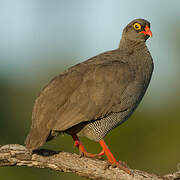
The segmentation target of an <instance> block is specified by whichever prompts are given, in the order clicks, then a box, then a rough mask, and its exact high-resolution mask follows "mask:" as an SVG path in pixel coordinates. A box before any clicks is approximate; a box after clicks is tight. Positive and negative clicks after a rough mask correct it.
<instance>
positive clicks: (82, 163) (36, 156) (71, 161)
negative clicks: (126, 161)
mask: <svg viewBox="0 0 180 180" xmlns="http://www.w3.org/2000/svg"><path fill="white" fill-rule="evenodd" d="M0 166H1V167H3V166H29V167H36V168H50V169H52V170H56V171H60V172H74V173H76V174H77V175H79V176H83V177H86V178H89V179H98V180H100V179H103V180H142V179H146V180H150V179H151V180H152V179H154V180H160V179H163V180H178V179H180V171H179V172H176V173H173V174H168V175H165V176H158V175H155V174H150V173H147V172H143V171H140V170H132V172H133V174H134V175H133V176H132V175H129V174H126V173H125V172H124V171H122V170H120V169H118V168H114V167H112V166H109V165H108V163H107V161H104V160H97V159H89V158H85V157H80V156H79V155H77V154H72V153H68V152H56V151H51V150H45V149H41V150H38V151H35V152H34V153H33V154H31V153H30V152H29V151H28V150H27V149H26V148H25V147H24V146H22V145H19V144H7V145H3V146H0Z"/></svg>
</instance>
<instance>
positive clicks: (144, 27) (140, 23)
mask: <svg viewBox="0 0 180 180" xmlns="http://www.w3.org/2000/svg"><path fill="white" fill-rule="evenodd" d="M122 37H123V38H125V39H128V40H131V41H146V40H147V39H148V38H149V37H152V32H151V30H150V23H149V22H148V21H147V20H145V19H135V20H133V21H131V22H130V23H129V24H128V25H127V26H126V27H125V28H124V30H123V35H122Z"/></svg>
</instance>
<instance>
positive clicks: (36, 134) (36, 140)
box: [24, 128, 50, 150]
mask: <svg viewBox="0 0 180 180" xmlns="http://www.w3.org/2000/svg"><path fill="white" fill-rule="evenodd" d="M49 133H50V130H47V129H46V131H45V130H43V131H40V130H38V129H37V128H31V130H30V132H29V134H28V135H27V137H26V140H25V142H24V143H25V145H26V148H27V149H30V150H35V149H37V148H38V147H40V146H42V145H43V144H44V143H45V142H46V140H47V137H48V136H49Z"/></svg>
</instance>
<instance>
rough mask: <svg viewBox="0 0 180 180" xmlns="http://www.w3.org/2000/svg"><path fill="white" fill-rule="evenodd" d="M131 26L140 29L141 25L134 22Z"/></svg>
mask: <svg viewBox="0 0 180 180" xmlns="http://www.w3.org/2000/svg"><path fill="white" fill-rule="evenodd" d="M133 28H134V29H135V30H140V29H141V25H140V24H139V23H135V24H133Z"/></svg>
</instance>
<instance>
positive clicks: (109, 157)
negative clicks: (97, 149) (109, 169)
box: [99, 140, 132, 174]
mask: <svg viewBox="0 0 180 180" xmlns="http://www.w3.org/2000/svg"><path fill="white" fill-rule="evenodd" d="M99 144H100V145H101V147H102V148H103V150H104V152H105V154H106V156H107V158H108V161H109V162H110V163H111V164H112V165H115V166H117V167H119V168H120V169H122V170H123V171H125V172H127V173H128V174H132V173H131V171H130V170H129V169H128V168H127V167H125V166H123V165H122V164H123V163H121V162H118V161H116V159H115V157H114V156H113V154H112V153H111V151H110V150H109V148H108V146H107V145H106V143H105V141H104V140H100V141H99Z"/></svg>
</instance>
